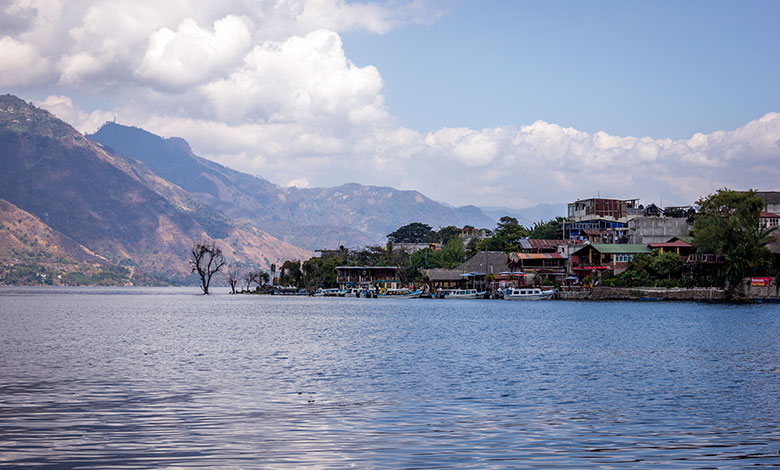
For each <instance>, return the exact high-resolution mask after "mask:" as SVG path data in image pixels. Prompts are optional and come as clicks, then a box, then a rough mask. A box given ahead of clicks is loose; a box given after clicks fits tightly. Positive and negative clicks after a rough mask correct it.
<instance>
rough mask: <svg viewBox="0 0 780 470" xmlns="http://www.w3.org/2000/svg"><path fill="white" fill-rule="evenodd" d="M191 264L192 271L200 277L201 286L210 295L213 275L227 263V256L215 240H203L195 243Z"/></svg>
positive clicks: (191, 253)
mask: <svg viewBox="0 0 780 470" xmlns="http://www.w3.org/2000/svg"><path fill="white" fill-rule="evenodd" d="M190 255H191V258H190V266H192V272H194V273H198V276H199V277H200V288H201V289H202V290H203V293H204V294H206V295H208V293H209V284H211V277H212V276H213V275H214V274H217V273H218V272H219V270H220V269H222V266H224V265H225V257H224V256H222V249H220V248H219V247H218V246H217V244H216V242H214V240H201V241H199V242H197V243H195V245H193V247H192V250H191V251H190Z"/></svg>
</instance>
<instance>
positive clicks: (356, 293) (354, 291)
mask: <svg viewBox="0 0 780 470" xmlns="http://www.w3.org/2000/svg"><path fill="white" fill-rule="evenodd" d="M342 292H343V293H344V297H361V294H362V293H363V289H358V288H357V287H348V288H346V289H344V290H343V291H342Z"/></svg>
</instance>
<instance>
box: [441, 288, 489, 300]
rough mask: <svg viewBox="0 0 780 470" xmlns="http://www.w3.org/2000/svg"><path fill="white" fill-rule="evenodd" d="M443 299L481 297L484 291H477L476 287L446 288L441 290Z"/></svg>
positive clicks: (483, 295)
mask: <svg viewBox="0 0 780 470" xmlns="http://www.w3.org/2000/svg"><path fill="white" fill-rule="evenodd" d="M441 296H442V298H444V299H481V298H483V297H485V292H484V291H482V292H478V291H477V289H447V290H445V291H444V292H441Z"/></svg>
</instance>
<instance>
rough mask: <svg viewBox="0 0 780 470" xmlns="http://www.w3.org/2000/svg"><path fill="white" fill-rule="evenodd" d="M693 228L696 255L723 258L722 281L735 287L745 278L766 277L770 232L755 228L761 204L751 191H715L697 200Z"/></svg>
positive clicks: (770, 262) (757, 225) (769, 265)
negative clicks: (702, 254)
mask: <svg viewBox="0 0 780 470" xmlns="http://www.w3.org/2000/svg"><path fill="white" fill-rule="evenodd" d="M697 203H698V205H699V214H698V215H697V216H696V220H695V221H694V225H693V235H694V245H695V246H696V249H697V251H698V252H699V253H718V254H725V255H726V263H725V267H726V272H725V274H726V279H727V280H728V282H729V285H730V286H731V287H736V286H737V285H738V284H739V283H740V282H741V280H742V278H744V277H745V276H748V275H756V274H767V273H768V271H769V270H770V268H771V265H772V253H771V252H770V251H769V249H768V248H767V247H766V244H767V240H768V237H769V235H770V234H771V233H772V232H773V231H774V228H773V229H765V228H762V227H761V226H760V225H759V220H760V216H761V211H762V210H763V209H764V201H763V200H762V199H761V198H760V197H758V196H757V195H756V193H755V191H753V190H751V191H746V192H741V191H739V192H738V191H731V190H729V189H719V190H718V191H717V192H716V193H715V194H711V195H709V196H707V197H704V198H702V199H700V200H699V201H698V202H697Z"/></svg>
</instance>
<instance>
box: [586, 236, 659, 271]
mask: <svg viewBox="0 0 780 470" xmlns="http://www.w3.org/2000/svg"><path fill="white" fill-rule="evenodd" d="M652 252H653V251H652V250H651V249H650V248H649V247H648V246H647V245H643V244H640V243H621V244H611V243H592V244H590V245H585V246H583V247H582V248H580V249H579V250H577V251H575V252H574V253H572V255H571V270H572V271H573V272H576V273H578V274H582V275H586V274H588V273H590V272H593V271H612V272H613V273H615V274H619V273H622V272H623V271H625V270H626V269H628V265H629V263H631V260H633V259H634V256H635V255H638V254H640V253H646V254H650V253H652Z"/></svg>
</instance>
